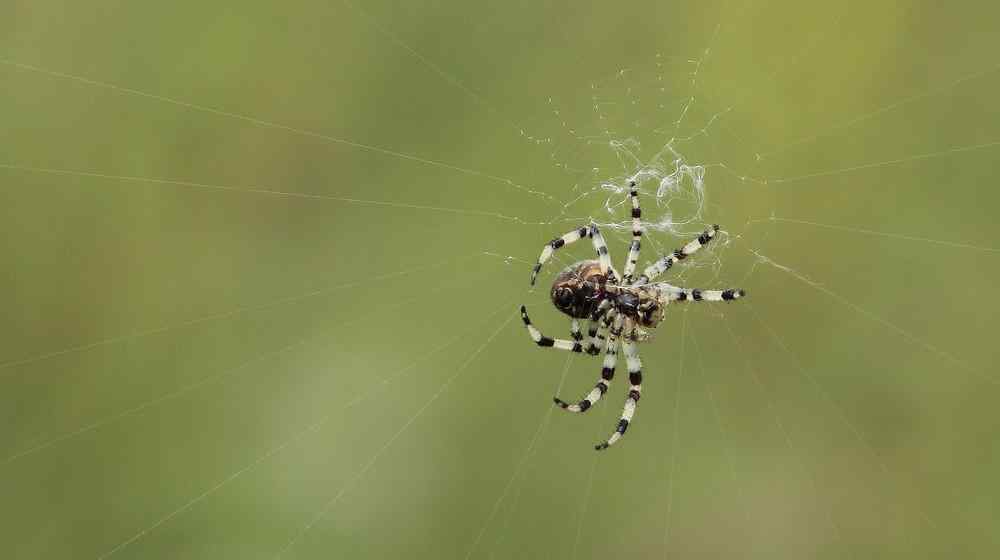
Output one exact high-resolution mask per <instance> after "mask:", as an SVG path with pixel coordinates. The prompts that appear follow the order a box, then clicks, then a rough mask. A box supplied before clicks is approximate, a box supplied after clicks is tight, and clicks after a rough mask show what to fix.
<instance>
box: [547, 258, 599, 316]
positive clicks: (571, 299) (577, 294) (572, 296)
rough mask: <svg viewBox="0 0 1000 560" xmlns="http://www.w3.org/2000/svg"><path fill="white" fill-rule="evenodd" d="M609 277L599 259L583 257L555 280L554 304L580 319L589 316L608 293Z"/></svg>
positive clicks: (553, 284)
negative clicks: (590, 259)
mask: <svg viewBox="0 0 1000 560" xmlns="http://www.w3.org/2000/svg"><path fill="white" fill-rule="evenodd" d="M607 283H608V278H607V276H605V275H604V274H601V264H600V262H599V261H596V260H593V261H580V262H578V263H574V264H572V265H570V266H568V267H566V268H565V269H563V271H562V272H560V273H559V274H558V275H557V276H556V279H555V281H554V282H552V291H551V293H550V295H551V297H552V304H553V305H555V306H556V309H558V310H559V311H562V312H563V313H565V314H567V315H569V316H570V317H574V318H576V319H587V318H589V317H590V316H591V315H592V314H593V313H594V312H595V311H596V310H597V307H598V306H599V305H601V302H603V301H604V300H605V299H606V298H607V297H608V294H607V291H606V286H607Z"/></svg>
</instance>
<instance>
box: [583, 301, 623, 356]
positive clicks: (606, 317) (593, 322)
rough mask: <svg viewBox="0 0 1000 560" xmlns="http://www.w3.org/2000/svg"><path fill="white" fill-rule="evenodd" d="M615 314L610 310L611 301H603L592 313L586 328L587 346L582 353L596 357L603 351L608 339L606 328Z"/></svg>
mask: <svg viewBox="0 0 1000 560" xmlns="http://www.w3.org/2000/svg"><path fill="white" fill-rule="evenodd" d="M615 313H616V312H615V311H614V310H612V309H611V300H607V299H606V300H604V301H602V302H601V304H600V305H599V306H598V307H597V309H596V310H595V311H594V313H593V315H592V316H591V318H590V323H589V325H588V326H587V344H586V346H585V347H584V352H586V353H588V354H590V355H591V356H596V355H598V354H600V353H601V350H603V349H604V347H605V343H606V341H607V337H608V327H609V325H610V324H611V320H612V319H614V314H615Z"/></svg>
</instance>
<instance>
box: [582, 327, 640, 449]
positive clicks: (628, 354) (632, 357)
mask: <svg viewBox="0 0 1000 560" xmlns="http://www.w3.org/2000/svg"><path fill="white" fill-rule="evenodd" d="M622 347H623V348H624V350H625V362H626V365H627V367H628V380H629V383H630V384H631V385H632V386H631V387H629V391H628V397H627V398H626V399H625V407H624V409H623V410H622V417H621V419H619V420H618V427H617V428H615V431H614V432H613V433H612V434H611V437H609V438H608V439H607V440H606V441H605V442H604V443H599V444H597V445H595V446H594V449H597V450H598V451H600V450H602V449H607V448H609V447H611V446H612V445H614V444H615V442H617V441H618V440H619V439H621V437H622V436H624V435H625V430H627V429H628V425H629V422H631V421H632V416H633V415H634V414H635V407H636V404H638V402H639V396H640V395H641V393H642V361H641V360H640V359H639V347H638V345H636V343H635V341H633V340H632V339H631V337H628V338H626V339H625V341H624V342H623V343H622Z"/></svg>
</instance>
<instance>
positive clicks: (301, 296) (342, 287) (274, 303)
mask: <svg viewBox="0 0 1000 560" xmlns="http://www.w3.org/2000/svg"><path fill="white" fill-rule="evenodd" d="M472 256H475V254H472V255H465V256H462V257H458V258H453V259H447V260H444V261H441V262H438V263H435V264H431V265H423V266H419V267H416V268H411V269H406V270H401V271H397V272H387V273H383V274H378V275H375V276H372V277H370V278H366V279H365V280H364V281H357V282H347V283H344V284H338V285H336V286H331V287H329V288H323V289H321V290H312V291H309V292H306V293H303V294H298V295H294V296H287V297H283V298H279V299H276V300H274V301H269V302H266V303H262V304H259V305H252V306H241V307H236V308H234V309H230V310H229V311H223V312H219V313H213V314H211V315H206V316H204V317H198V318H195V319H190V320H188V321H183V322H180V323H175V324H171V325H164V326H161V327H156V328H152V329H146V330H141V331H138V332H134V333H128V334H122V335H118V336H113V337H111V338H105V339H102V340H96V341H94V342H88V343H85V344H80V345H77V346H72V347H69V348H63V349H61V350H53V351H51V352H46V353H44V354H40V355H37V356H32V357H30V358H22V359H17V360H11V361H8V362H3V363H0V370H4V369H9V368H13V367H16V366H21V365H26V364H31V363H34V362H39V361H42V360H47V359H49V358H55V357H57V356H63V355H66V354H70V353H73V352H83V351H86V350H91V349H94V348H98V347H100V346H107V345H109V344H114V343H117V342H125V341H128V340H135V339H137V338H142V337H145V336H150V335H154V334H160V333H164V332H167V331H170V330H173V329H180V328H184V327H190V326H194V325H197V324H200V323H206V322H210V321H215V320H219V319H226V318H230V317H235V316H237V315H241V314H243V313H252V312H256V311H261V310H264V309H269V308H272V307H277V306H281V305H284V304H288V303H294V302H297V301H302V300H305V299H309V298H313V297H318V296H321V295H324V294H329V293H332V292H336V291H339V290H345V289H349V288H355V287H358V286H366V285H368V284H369V283H372V282H377V281H381V280H387V279H389V278H394V277H397V276H405V275H407V274H413V273H415V272H422V271H425V270H430V269H434V268H438V267H441V266H443V265H445V264H449V263H452V262H455V261H460V260H464V259H468V258H470V257H472Z"/></svg>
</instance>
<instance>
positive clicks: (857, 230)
mask: <svg viewBox="0 0 1000 560" xmlns="http://www.w3.org/2000/svg"><path fill="white" fill-rule="evenodd" d="M754 222H758V223H762V222H785V223H789V224H802V225H808V226H815V227H821V228H826V229H834V230H837V231H846V232H851V233H861V234H865V235H875V236H879V237H888V238H890V239H902V240H905V241H918V242H920V243H934V244H937V245H944V246H947V247H956V248H959V249H974V250H976V251H984V252H989V253H1000V249H997V248H995V247H985V246H983V245H973V244H971V243H962V242H960V241H945V240H943V239H931V238H929V237H918V236H914V235H905V234H901V233H891V232H885V231H875V230H872V229H864V228H856V227H849V226H841V225H835V224H821V223H819V222H813V221H809V220H796V219H792V218H779V217H776V216H771V217H770V218H768V219H766V220H754Z"/></svg>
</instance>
